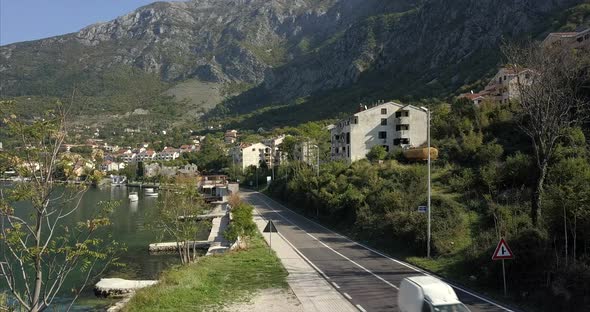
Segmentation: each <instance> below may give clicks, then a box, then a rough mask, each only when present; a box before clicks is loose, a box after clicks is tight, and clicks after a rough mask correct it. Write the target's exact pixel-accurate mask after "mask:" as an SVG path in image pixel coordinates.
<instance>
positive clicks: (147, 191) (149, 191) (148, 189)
mask: <svg viewBox="0 0 590 312" xmlns="http://www.w3.org/2000/svg"><path fill="white" fill-rule="evenodd" d="M145 192H146V194H147V193H153V192H154V189H153V188H151V187H148V188H145Z"/></svg>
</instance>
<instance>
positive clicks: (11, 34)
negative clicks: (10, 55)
mask: <svg viewBox="0 0 590 312" xmlns="http://www.w3.org/2000/svg"><path fill="white" fill-rule="evenodd" d="M152 2H155V0H0V45H5V44H9V43H13V42H19V41H28V40H35V39H41V38H46V37H51V36H56V35H62V34H66V33H71V32H76V31H78V30H80V29H82V28H84V27H85V26H88V25H90V24H94V23H97V22H106V21H109V20H112V19H114V18H116V17H117V16H121V15H124V14H126V13H129V12H131V11H133V10H134V9H136V8H138V7H140V6H143V5H146V4H149V3H152Z"/></svg>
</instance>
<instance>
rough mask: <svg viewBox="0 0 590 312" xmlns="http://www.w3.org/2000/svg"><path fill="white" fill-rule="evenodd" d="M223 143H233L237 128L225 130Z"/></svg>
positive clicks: (236, 136) (236, 138)
mask: <svg viewBox="0 0 590 312" xmlns="http://www.w3.org/2000/svg"><path fill="white" fill-rule="evenodd" d="M224 140H225V143H228V144H234V143H236V141H237V140H238V131H237V130H227V131H226V132H225V135H224Z"/></svg>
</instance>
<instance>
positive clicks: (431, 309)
mask: <svg viewBox="0 0 590 312" xmlns="http://www.w3.org/2000/svg"><path fill="white" fill-rule="evenodd" d="M397 304H398V307H399V309H400V311H401V312H469V309H467V307H466V306H465V305H464V304H463V303H461V301H459V298H457V294H455V291H454V290H453V288H451V286H449V285H448V284H446V283H445V282H443V281H441V280H439V279H438V278H434V277H432V276H425V275H422V276H412V277H407V278H404V279H403V280H402V282H401V284H400V286H399V293H398V297H397Z"/></svg>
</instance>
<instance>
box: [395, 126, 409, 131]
mask: <svg viewBox="0 0 590 312" xmlns="http://www.w3.org/2000/svg"><path fill="white" fill-rule="evenodd" d="M395 130H396V131H405V130H410V125H396V126H395Z"/></svg>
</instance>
